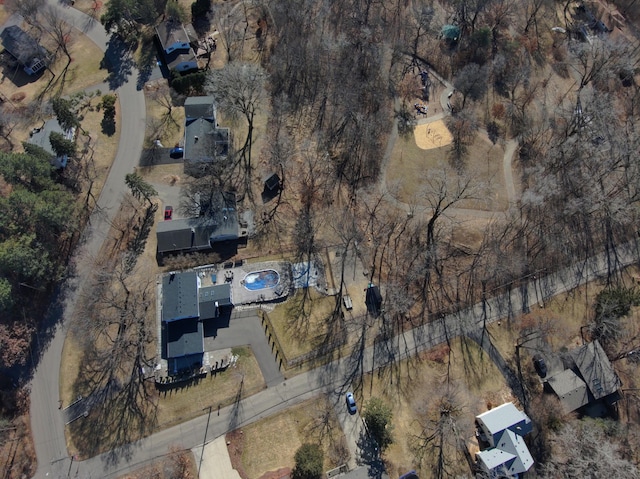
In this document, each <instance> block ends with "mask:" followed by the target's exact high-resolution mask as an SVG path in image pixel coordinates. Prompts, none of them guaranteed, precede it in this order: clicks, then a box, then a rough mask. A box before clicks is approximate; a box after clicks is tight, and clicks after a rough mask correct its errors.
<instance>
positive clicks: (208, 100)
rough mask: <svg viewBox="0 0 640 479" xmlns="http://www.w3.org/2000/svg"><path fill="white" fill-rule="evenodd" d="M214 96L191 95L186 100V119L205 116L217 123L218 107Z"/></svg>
mask: <svg viewBox="0 0 640 479" xmlns="http://www.w3.org/2000/svg"><path fill="white" fill-rule="evenodd" d="M214 104H215V100H214V98H213V97H212V96H190V97H189V98H187V99H186V100H185V101H184V116H185V119H186V121H187V122H188V121H190V120H195V119H196V118H205V119H207V120H211V121H213V122H214V123H215V119H216V109H215V106H214Z"/></svg>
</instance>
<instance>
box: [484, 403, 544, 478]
mask: <svg viewBox="0 0 640 479" xmlns="http://www.w3.org/2000/svg"><path fill="white" fill-rule="evenodd" d="M476 426H477V431H476V434H477V436H478V439H479V440H480V442H481V443H484V444H486V445H488V447H487V448H486V449H484V450H482V451H480V452H478V453H477V454H476V459H477V461H478V466H479V467H480V468H481V469H482V470H484V471H485V472H486V473H487V474H488V475H489V476H490V477H495V478H498V477H502V476H516V475H518V474H522V473H524V472H526V471H528V470H529V469H530V468H531V466H533V457H531V453H530V452H529V449H528V448H527V445H526V444H525V442H524V436H525V435H527V434H528V433H530V432H531V430H532V424H531V419H529V417H528V416H527V415H526V414H525V413H524V412H522V411H520V410H518V408H516V407H515V406H514V405H513V403H510V402H509V403H505V404H503V405H502V406H498V407H496V408H494V409H491V410H489V411H487V412H485V413H482V414H480V415H479V416H476Z"/></svg>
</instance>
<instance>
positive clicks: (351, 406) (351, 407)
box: [347, 393, 358, 414]
mask: <svg viewBox="0 0 640 479" xmlns="http://www.w3.org/2000/svg"><path fill="white" fill-rule="evenodd" d="M347 410H348V411H349V414H355V413H356V411H357V410H358V408H357V407H356V400H355V398H354V397H353V393H347Z"/></svg>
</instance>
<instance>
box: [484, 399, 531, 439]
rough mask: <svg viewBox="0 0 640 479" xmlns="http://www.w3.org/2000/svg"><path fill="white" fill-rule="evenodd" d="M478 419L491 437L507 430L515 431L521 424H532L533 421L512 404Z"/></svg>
mask: <svg viewBox="0 0 640 479" xmlns="http://www.w3.org/2000/svg"><path fill="white" fill-rule="evenodd" d="M476 419H477V420H478V421H479V422H481V423H482V424H484V427H485V428H486V429H487V431H489V433H490V434H491V435H495V434H497V433H499V432H500V431H503V430H505V429H512V430H514V429H513V427H514V426H516V425H517V424H519V423H521V422H524V423H527V424H528V423H530V422H531V419H529V417H528V416H527V415H526V414H525V413H523V412H522V411H520V410H518V408H517V407H515V406H514V405H513V403H510V402H508V403H504V404H502V405H501V406H498V407H496V408H493V409H490V410H489V411H487V412H485V413H482V414H480V415H479V416H476ZM515 432H517V431H515ZM527 432H528V431H527Z"/></svg>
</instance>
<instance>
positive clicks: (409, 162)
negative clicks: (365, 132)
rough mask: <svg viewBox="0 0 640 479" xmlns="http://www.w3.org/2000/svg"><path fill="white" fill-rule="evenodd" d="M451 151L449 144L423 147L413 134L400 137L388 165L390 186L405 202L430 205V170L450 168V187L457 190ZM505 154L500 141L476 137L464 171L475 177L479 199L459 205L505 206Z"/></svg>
mask: <svg viewBox="0 0 640 479" xmlns="http://www.w3.org/2000/svg"><path fill="white" fill-rule="evenodd" d="M448 152H449V147H441V148H433V149H430V150H423V149H420V148H419V147H418V146H417V145H416V141H415V138H414V136H413V135H410V136H408V137H405V138H403V137H399V138H398V139H397V140H396V143H395V145H394V148H393V151H392V153H391V159H390V162H389V165H388V166H387V176H386V180H387V188H388V189H389V191H391V192H393V194H394V195H395V196H396V197H397V198H398V199H399V200H400V201H402V202H404V203H410V204H416V205H428V202H427V200H426V198H425V195H427V194H428V190H425V188H428V179H429V172H431V171H434V170H438V169H439V170H445V171H446V172H447V180H448V183H449V186H450V191H454V187H455V184H456V182H457V181H458V180H459V175H458V174H457V173H456V171H455V169H454V168H453V167H452V166H451V165H450V164H449V160H448ZM503 157H504V150H503V149H502V147H501V146H500V145H492V144H491V143H490V142H488V141H486V140H484V139H482V138H480V137H478V136H477V137H476V139H475V141H474V143H473V144H472V145H471V146H470V147H469V155H468V157H467V160H466V162H465V165H466V167H465V174H466V175H467V176H468V177H470V178H472V179H473V183H472V184H473V185H474V187H475V188H476V189H477V190H478V192H477V194H475V195H474V197H476V198H477V199H476V198H474V199H467V200H463V201H460V202H459V203H457V204H456V207H458V208H468V209H478V210H487V211H503V210H504V209H506V207H507V205H508V201H507V194H506V189H505V183H504V173H503V168H502V160H503Z"/></svg>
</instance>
